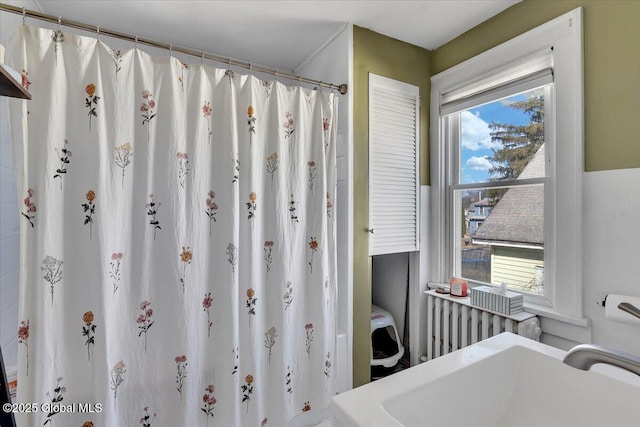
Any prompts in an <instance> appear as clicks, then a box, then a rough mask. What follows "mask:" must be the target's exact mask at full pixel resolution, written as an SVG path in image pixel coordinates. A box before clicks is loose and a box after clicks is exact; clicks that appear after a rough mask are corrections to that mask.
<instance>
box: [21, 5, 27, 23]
mask: <svg viewBox="0 0 640 427" xmlns="http://www.w3.org/2000/svg"><path fill="white" fill-rule="evenodd" d="M22 25H27V9H26V8H25V7H24V6H22Z"/></svg>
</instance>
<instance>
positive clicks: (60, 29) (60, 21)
mask: <svg viewBox="0 0 640 427" xmlns="http://www.w3.org/2000/svg"><path fill="white" fill-rule="evenodd" d="M58 31H62V16H58Z"/></svg>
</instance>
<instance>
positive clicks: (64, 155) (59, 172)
mask: <svg viewBox="0 0 640 427" xmlns="http://www.w3.org/2000/svg"><path fill="white" fill-rule="evenodd" d="M68 144H69V141H68V140H66V139H65V140H64V145H63V146H62V148H61V149H60V150H58V149H57V148H56V153H57V154H58V158H59V159H60V167H59V168H58V169H56V173H55V175H53V179H56V178H60V190H62V177H63V176H64V175H65V174H66V173H67V165H68V164H69V163H71V161H70V160H69V158H70V157H71V150H69V149H67V145H68Z"/></svg>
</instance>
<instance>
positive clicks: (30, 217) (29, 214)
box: [21, 188, 36, 228]
mask: <svg viewBox="0 0 640 427" xmlns="http://www.w3.org/2000/svg"><path fill="white" fill-rule="evenodd" d="M34 195H35V193H34V191H33V190H32V189H31V188H29V190H27V197H25V199H24V200H23V203H24V206H25V212H21V214H22V216H23V217H25V218H26V219H27V221H29V224H30V225H31V228H34V227H35V223H34V220H35V219H36V204H35V203H34V202H33V201H31V198H32V197H33V196H34Z"/></svg>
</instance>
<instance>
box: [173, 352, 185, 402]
mask: <svg viewBox="0 0 640 427" xmlns="http://www.w3.org/2000/svg"><path fill="white" fill-rule="evenodd" d="M175 361H176V369H177V370H178V375H176V384H177V386H176V390H178V393H180V402H182V388H183V387H184V381H185V380H186V379H187V365H188V363H187V356H185V355H184V354H183V355H182V356H176V358H175Z"/></svg>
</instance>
